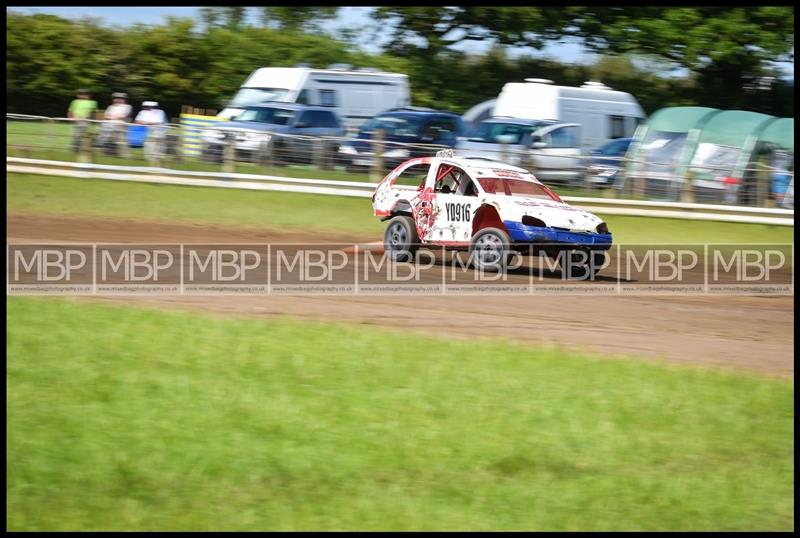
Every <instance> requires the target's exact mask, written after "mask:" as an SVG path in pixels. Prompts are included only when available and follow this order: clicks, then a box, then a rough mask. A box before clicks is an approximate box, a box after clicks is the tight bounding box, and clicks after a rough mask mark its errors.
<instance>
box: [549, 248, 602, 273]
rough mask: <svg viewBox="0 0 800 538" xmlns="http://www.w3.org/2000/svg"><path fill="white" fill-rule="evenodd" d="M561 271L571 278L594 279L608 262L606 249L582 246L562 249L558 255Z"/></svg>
mask: <svg viewBox="0 0 800 538" xmlns="http://www.w3.org/2000/svg"><path fill="white" fill-rule="evenodd" d="M558 260H559V264H560V265H561V272H562V274H563V275H564V277H566V278H568V279H570V280H593V279H594V277H595V275H596V274H597V273H598V272H599V271H600V269H602V268H603V264H605V262H606V251H605V250H592V249H588V248H580V249H575V250H565V251H562V252H561V253H560V255H559V257H558Z"/></svg>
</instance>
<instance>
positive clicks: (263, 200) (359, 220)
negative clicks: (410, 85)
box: [6, 174, 794, 244]
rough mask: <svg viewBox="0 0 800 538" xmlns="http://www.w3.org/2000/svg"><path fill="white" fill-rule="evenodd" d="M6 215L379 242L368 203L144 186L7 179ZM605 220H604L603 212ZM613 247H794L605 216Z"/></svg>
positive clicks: (774, 230) (768, 235)
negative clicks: (310, 233) (293, 232)
mask: <svg viewBox="0 0 800 538" xmlns="http://www.w3.org/2000/svg"><path fill="white" fill-rule="evenodd" d="M7 177H8V179H7V184H6V194H7V200H8V202H7V209H8V211H10V212H25V213H47V214H68V215H70V214H71V215H90V216H100V217H102V216H114V217H128V218H139V219H148V220H163V221H177V222H191V223H197V224H203V223H208V224H225V225H234V226H247V227H256V228H258V227H269V228H288V229H297V230H322V231H333V232H337V231H341V232H348V233H354V234H360V235H363V236H365V237H375V238H376V239H377V238H380V237H381V235H382V233H383V229H384V224H383V223H381V222H380V221H379V220H378V219H377V218H375V217H373V216H372V207H371V205H370V201H369V199H368V198H346V197H339V196H320V195H313V194H292V193H279V192H257V191H244V190H234V189H230V190H228V189H213V188H202V187H179V186H172V185H148V184H143V183H122V182H115V181H104V180H81V179H71V178H59V177H48V176H38V175H26V174H8V175H7ZM601 215H602V214H601ZM605 218H606V221H607V222H608V224H609V227H610V229H611V230H612V231H613V232H614V240H615V242H617V243H623V244H632V243H649V242H656V243H658V242H666V243H680V242H690V243H691V242H693V243H706V242H708V243H737V242H739V243H793V242H794V236H793V232H794V229H793V228H791V227H787V226H769V225H763V224H730V223H724V222H704V221H685V220H678V219H660V218H642V217H621V216H612V215H608V216H605Z"/></svg>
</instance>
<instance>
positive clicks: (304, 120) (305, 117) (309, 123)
mask: <svg viewBox="0 0 800 538" xmlns="http://www.w3.org/2000/svg"><path fill="white" fill-rule="evenodd" d="M294 125H295V127H297V128H306V127H313V126H314V118H313V116H312V112H311V111H310V110H306V111H304V112H301V113H300V115H299V116H298V117H297V121H296V122H295V124H294Z"/></svg>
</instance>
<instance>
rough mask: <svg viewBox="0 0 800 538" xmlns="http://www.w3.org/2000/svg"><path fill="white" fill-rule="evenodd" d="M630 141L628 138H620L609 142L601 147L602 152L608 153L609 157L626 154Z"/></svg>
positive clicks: (603, 153)
mask: <svg viewBox="0 0 800 538" xmlns="http://www.w3.org/2000/svg"><path fill="white" fill-rule="evenodd" d="M628 144H629V142H628V141H627V140H618V141H615V142H609V143H608V144H606V145H605V146H603V147H602V148H600V154H601V155H606V156H609V157H617V156H619V155H622V154H624V153H625V152H626V151H627V149H628Z"/></svg>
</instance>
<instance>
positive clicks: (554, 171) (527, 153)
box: [456, 117, 585, 184]
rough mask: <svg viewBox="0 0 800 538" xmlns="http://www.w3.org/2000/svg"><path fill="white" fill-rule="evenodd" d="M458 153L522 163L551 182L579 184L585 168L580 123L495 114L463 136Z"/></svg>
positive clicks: (515, 164) (538, 175) (515, 163)
mask: <svg viewBox="0 0 800 538" xmlns="http://www.w3.org/2000/svg"><path fill="white" fill-rule="evenodd" d="M456 153H457V154H458V155H462V156H472V157H486V158H489V159H494V160H498V161H502V162H505V163H508V164H511V165H514V166H520V167H522V168H525V169H527V170H529V171H530V172H532V173H533V174H534V175H535V176H536V177H537V179H539V180H541V181H545V182H551V183H566V184H578V183H581V182H582V181H583V176H584V172H585V164H584V162H583V160H582V159H581V137H580V125H579V124H577V123H558V122H556V121H552V120H549V121H548V120H525V119H519V118H503V117H495V118H491V119H488V120H484V121H482V122H481V123H479V124H478V126H477V127H476V128H475V129H474V130H473V132H472V133H471V135H470V136H469V138H467V139H466V140H460V141H459V142H458V144H457V145H456Z"/></svg>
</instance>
